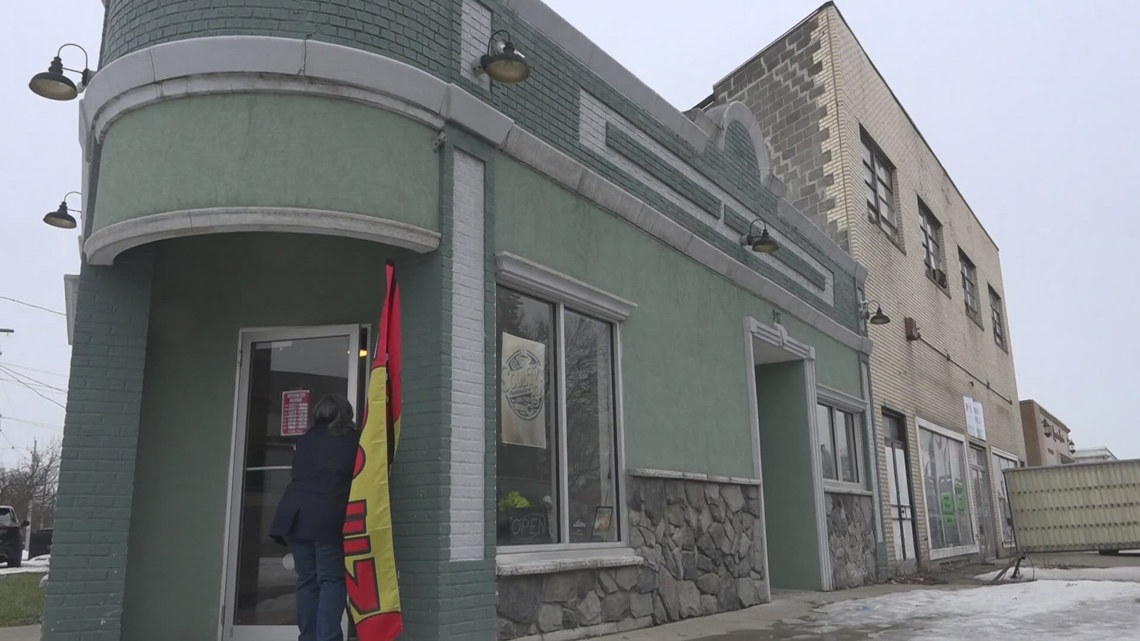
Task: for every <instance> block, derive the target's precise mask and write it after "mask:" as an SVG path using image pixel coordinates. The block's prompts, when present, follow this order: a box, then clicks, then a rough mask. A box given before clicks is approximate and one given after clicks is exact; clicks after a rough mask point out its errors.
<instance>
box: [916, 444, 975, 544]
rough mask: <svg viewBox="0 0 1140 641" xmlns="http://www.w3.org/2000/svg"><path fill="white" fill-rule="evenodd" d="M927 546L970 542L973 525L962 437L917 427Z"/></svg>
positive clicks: (972, 534) (971, 541)
mask: <svg viewBox="0 0 1140 641" xmlns="http://www.w3.org/2000/svg"><path fill="white" fill-rule="evenodd" d="M918 433H919V444H920V446H921V448H922V481H923V486H924V491H925V495H926V515H927V525H928V527H929V530H930V548H931V550H942V549H949V548H957V547H963V546H973V545H974V544H975V541H974V527H973V518H972V516H971V513H970V495H969V488H968V487H967V476H966V450H965V447H964V446H963V444H962V441H959V440H956V439H952V438H949V437H947V436H944V435H942V434H938V433H936V432H933V431H931V430H928V429H919V431H918Z"/></svg>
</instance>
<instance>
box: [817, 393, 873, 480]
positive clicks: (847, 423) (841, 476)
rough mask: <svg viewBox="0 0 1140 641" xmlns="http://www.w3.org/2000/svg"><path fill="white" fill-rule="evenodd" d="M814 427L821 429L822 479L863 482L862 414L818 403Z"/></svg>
mask: <svg viewBox="0 0 1140 641" xmlns="http://www.w3.org/2000/svg"><path fill="white" fill-rule="evenodd" d="M815 427H816V430H818V431H819V456H820V461H821V463H822V466H823V478H825V479H827V480H829V481H840V482H842V483H862V482H863V476H862V470H861V469H860V459H859V457H860V455H861V452H862V443H863V439H862V432H861V431H860V429H859V416H858V415H857V414H855V413H853V412H848V411H844V410H841V409H838V408H835V407H831V406H830V405H825V404H823V403H819V404H818V405H816V419H815Z"/></svg>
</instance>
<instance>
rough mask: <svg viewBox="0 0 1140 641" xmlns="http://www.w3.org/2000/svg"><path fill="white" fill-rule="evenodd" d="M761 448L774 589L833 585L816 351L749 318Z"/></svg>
mask: <svg viewBox="0 0 1140 641" xmlns="http://www.w3.org/2000/svg"><path fill="white" fill-rule="evenodd" d="M749 336H750V344H749V349H750V350H751V354H752V359H751V364H752V372H751V374H752V377H753V380H754V387H753V389H754V390H755V400H756V406H755V420H756V425H755V429H756V431H755V434H754V440H755V444H756V453H757V456H758V459H759V471H760V478H761V481H762V489H763V501H764V533H765V552H766V554H767V557H768V565H767V567H768V574H767V577H768V586H769V589H775V590H781V589H799V590H829V589H831V583H832V581H831V564H830V558H829V554H828V551H827V550H828V547H827V533H826V531H825V530H824V528H825V526H826V522H825V514H824V503H823V488H822V486H821V484H820V480H819V479H820V473H819V466H820V457H819V453H818V452H816V451H815V450H816V448H818V447H819V445H818V443H817V442H818V438H817V437H816V434H815V429H814V427H813V426H814V416H815V360H814V351H813V350H812V348H811V347H810V346H807V345H804V344H802V343H799V342H797V341H795V340H794V339H792V338H790V337H788V335H787V332H786V331H785V330H784V329H783V327H781V326H779V325H776V326H768V325H764V324H762V323H759V322H757V321H755V320H751V321H750V324H749Z"/></svg>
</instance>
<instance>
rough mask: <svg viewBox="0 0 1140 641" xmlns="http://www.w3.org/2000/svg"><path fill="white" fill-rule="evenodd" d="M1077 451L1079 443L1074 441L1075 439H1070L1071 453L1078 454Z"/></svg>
mask: <svg viewBox="0 0 1140 641" xmlns="http://www.w3.org/2000/svg"><path fill="white" fill-rule="evenodd" d="M1076 453H1077V444H1076V443H1074V442H1073V441H1072V440H1071V439H1070V440H1069V454H1076Z"/></svg>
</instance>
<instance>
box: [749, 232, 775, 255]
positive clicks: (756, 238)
mask: <svg viewBox="0 0 1140 641" xmlns="http://www.w3.org/2000/svg"><path fill="white" fill-rule="evenodd" d="M748 244H749V245H750V246H751V247H752V251H754V252H757V253H760V254H771V253H772V252H774V251H776V250H778V249H780V243H778V242H776V239H775V238H772V235H771V234H769V233H768V230H767V229H763V230H761V231H760V234H759V235H749V236H748Z"/></svg>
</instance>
